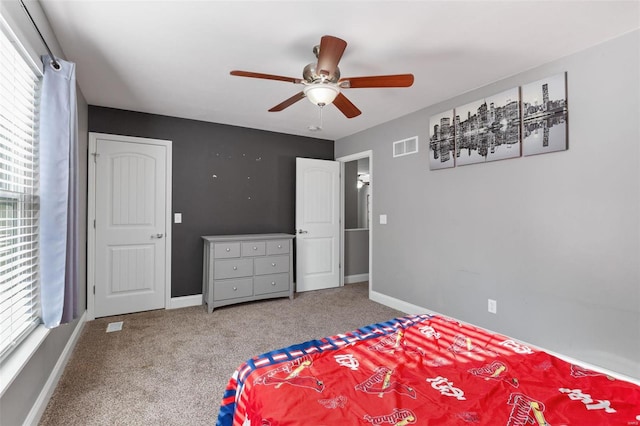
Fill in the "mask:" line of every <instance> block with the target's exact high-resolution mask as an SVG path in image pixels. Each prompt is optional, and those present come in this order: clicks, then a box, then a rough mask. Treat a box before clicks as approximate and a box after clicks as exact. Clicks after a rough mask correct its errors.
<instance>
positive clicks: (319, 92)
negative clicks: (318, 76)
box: [303, 83, 340, 107]
mask: <svg viewBox="0 0 640 426" xmlns="http://www.w3.org/2000/svg"><path fill="white" fill-rule="evenodd" d="M303 92H304V94H305V96H306V97H307V99H309V101H310V102H311V103H312V104H314V105H318V106H321V107H322V106H325V105H329V104H330V103H332V102H333V101H334V99H335V98H336V96H338V95H339V94H340V89H339V88H338V86H336V85H334V84H330V83H316V84H310V85H308V86H306V87H305V88H304V89H303Z"/></svg>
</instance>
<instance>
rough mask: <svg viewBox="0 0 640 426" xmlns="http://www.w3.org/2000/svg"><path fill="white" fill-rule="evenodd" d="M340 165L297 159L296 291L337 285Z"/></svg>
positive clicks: (334, 162) (338, 281) (323, 161)
mask: <svg viewBox="0 0 640 426" xmlns="http://www.w3.org/2000/svg"><path fill="white" fill-rule="evenodd" d="M339 196H340V163H339V162H337V161H327V160H313V159H309V158H296V234H297V236H296V289H297V291H309V290H320V289H324V288H332V287H338V286H339V285H340V269H339V259H340V201H339V200H340V199H339Z"/></svg>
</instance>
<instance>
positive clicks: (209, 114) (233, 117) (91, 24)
mask: <svg viewBox="0 0 640 426" xmlns="http://www.w3.org/2000/svg"><path fill="white" fill-rule="evenodd" d="M40 3H41V4H42V7H43V9H44V11H45V13H46V14H47V17H48V18H49V21H50V22H51V25H52V27H53V29H54V32H55V34H56V37H57V38H58V41H59V42H60V44H61V46H62V48H63V50H64V53H65V55H66V57H67V59H69V60H71V61H73V62H76V64H77V79H78V82H79V85H80V89H81V90H82V93H83V94H84V96H85V98H86V100H87V102H88V103H89V104H90V105H98V106H106V107H113V108H121V109H127V110H132V111H142V112H149V113H154V114H162V115H169V116H175V117H183V118H190V119H195V120H204V121H210V122H216V123H224V124H231V125H235V126H242V127H251V128H256V129H263V130H270V131H275V132H282V133H289V134H296V135H303V136H311V137H316V138H322V139H330V140H337V139H340V138H342V137H345V136H348V135H351V134H354V133H356V132H359V131H361V130H364V129H367V128H370V127H373V126H375V125H377V124H380V123H383V122H386V121H389V120H392V119H394V118H397V117H400V116H402V115H406V114H408V113H411V112H414V111H417V110H419V109H421V108H424V107H427V106H429V105H433V104H435V103H437V102H440V101H443V100H445V99H448V98H451V97H453V96H456V95H459V94H461V93H464V92H466V91H469V90H472V89H474V88H477V87H480V86H483V85H486V84H489V83H491V82H494V81H496V80H500V79H502V78H505V77H507V76H510V75H513V74H516V73H519V72H521V71H524V70H527V69H530V68H533V67H535V66H538V65H541V64H543V63H546V62H549V61H552V60H555V59H557V58H560V57H563V56H566V55H568V54H571V53H574V52H577V51H580V50H582V49H585V48H587V47H590V46H593V45H595V44H598V43H600V42H602V41H605V40H607V39H611V38H614V37H616V36H618V35H621V34H624V33H626V32H629V31H631V30H633V29H636V28H639V27H640V15H639V13H640V3H639V2H638V1H559V0H556V1H517V0H512V1H501V2H497V1H410V2H404V1H375V2H374V1H330V0H329V1H327V0H325V1H321V2H318V1H295V2H284V1H253V2H248V1H237V0H236V1H178V0H175V1H141V0H138V1H114V0H107V1H104V0H103V1H92V0H84V1H62V0H40ZM325 34H328V35H333V36H336V37H340V38H342V39H344V40H346V41H347V43H348V46H347V49H346V51H345V53H344V55H343V57H342V60H341V61H340V70H341V73H342V76H343V77H357V76H366V75H385V74H399V73H413V74H414V75H415V83H414V85H413V86H412V87H410V88H394V89H389V88H386V89H346V90H345V91H344V93H345V95H346V96H347V97H348V98H349V99H350V100H351V101H352V102H353V103H354V104H355V105H356V106H357V107H358V108H359V109H360V110H361V111H362V115H360V116H358V117H356V118H353V119H347V118H346V117H344V116H343V115H342V114H341V113H340V112H339V111H338V110H337V109H336V108H335V107H334V106H333V105H330V106H327V107H326V108H324V117H323V129H322V131H316V132H312V131H310V130H309V129H308V127H309V126H310V125H318V124H319V120H320V114H319V108H318V107H316V106H314V105H312V104H311V103H310V102H308V101H307V100H304V99H303V100H301V101H300V102H298V103H296V104H294V105H292V106H290V107H289V108H287V109H285V110H284V111H282V112H267V110H268V109H269V108H271V107H273V106H274V105H276V104H278V103H280V102H281V101H283V100H285V99H287V98H289V97H290V96H292V95H294V94H295V93H297V92H299V91H301V89H302V86H300V85H294V84H291V83H285V82H280V81H271V80H259V79H253V78H243V77H233V76H230V75H229V71H231V70H233V69H238V70H244V71H254V72H260V73H266V74H278V75H283V76H288V77H296V78H297V77H301V76H302V69H303V67H304V66H305V65H306V64H308V63H310V62H315V56H314V55H313V53H312V48H313V46H314V45H316V44H319V42H320V37H321V36H323V35H325ZM635 54H637V52H635Z"/></svg>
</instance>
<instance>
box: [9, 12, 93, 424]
mask: <svg viewBox="0 0 640 426" xmlns="http://www.w3.org/2000/svg"><path fill="white" fill-rule="evenodd" d="M26 3H27V7H28V8H29V11H30V12H31V14H32V15H33V17H34V19H35V20H36V22H37V24H38V27H39V28H40V30H41V31H42V33H43V35H44V37H45V39H46V40H47V43H48V44H49V46H50V47H51V49H52V50H53V52H54V54H55V55H56V56H58V57H60V58H64V55H63V53H62V50H61V49H60V46H59V45H58V42H57V41H56V39H55V36H54V35H53V33H52V31H51V28H50V26H49V23H48V21H47V20H46V17H45V15H44V13H43V12H42V9H41V7H40V4H39V3H37V2H32V1H29V2H26ZM0 13H1V14H2V16H3V17H4V18H5V19H6V20H7V22H8V23H9V24H10V26H11V28H12V29H13V30H14V32H16V34H17V35H18V37H19V38H20V40H21V41H22V42H23V43H24V44H25V47H26V48H27V50H29V51H30V53H31V55H32V56H33V57H34V60H35V61H38V62H36V63H39V60H38V57H39V55H42V54H45V53H46V50H45V48H44V46H43V45H42V44H41V42H40V40H39V38H38V35H37V33H36V32H35V30H34V29H33V26H32V24H31V23H30V21H28V18H27V16H26V14H25V13H24V11H23V10H22V7H21V6H20V3H19V2H18V1H15V0H2V2H1V3H0ZM78 135H79V157H80V160H79V161H80V165H79V166H80V167H79V173H80V177H79V181H80V189H79V192H80V200H79V204H80V209H81V211H80V213H79V214H78V218H79V220H80V224H79V226H80V228H79V235H80V241H79V244H78V246H79V247H80V259H79V270H78V277H79V281H80V283H79V287H80V288H79V291H78V293H79V294H78V297H79V300H80V302H79V305H80V306H79V312H80V315H82V314H83V313H84V311H85V308H86V281H85V279H86V278H85V277H86V251H85V249H84V248H85V247H86V234H87V226H86V225H87V224H86V211H87V210H86V205H87V196H86V194H87V183H86V182H87V137H88V106H87V102H86V101H85V99H84V97H83V96H82V93H81V92H80V90H79V89H78ZM77 327H81V323H80V321H79V320H75V321H74V322H72V323H70V324H68V325H64V326H61V327H58V328H56V329H54V330H52V331H51V332H50V333H49V334H48V335H47V337H46V338H45V340H44V341H43V342H42V343H41V344H40V346H39V347H38V349H37V350H36V351H35V352H34V353H33V354H32V356H31V358H30V359H29V361H28V363H27V364H26V365H25V366H24V367H23V368H22V370H21V372H20V373H19V374H18V375H17V376H16V377H15V379H14V380H13V382H12V383H11V385H10V386H9V387H8V388H7V389H6V390H4V392H2V393H1V396H0V425H20V424H23V423H24V422H25V421H27V422H31V421H34V420H35V421H37V419H38V417H39V415H40V414H41V413H42V410H44V407H45V406H46V403H47V400H48V395H50V392H52V391H53V389H52V388H46V387H47V385H51V386H55V382H54V383H52V382H50V381H49V379H50V377H51V376H52V374H53V377H56V373H60V372H59V371H58V372H56V371H54V369H55V366H56V363H58V360H59V359H60V358H61V357H63V355H64V353H65V352H64V351H65V348H67V349H68V345H71V343H70V342H72V339H73V337H74V331H76V329H77ZM78 330H80V329H78ZM76 335H77V334H76ZM18 350H19V349H18ZM48 381H49V382H48Z"/></svg>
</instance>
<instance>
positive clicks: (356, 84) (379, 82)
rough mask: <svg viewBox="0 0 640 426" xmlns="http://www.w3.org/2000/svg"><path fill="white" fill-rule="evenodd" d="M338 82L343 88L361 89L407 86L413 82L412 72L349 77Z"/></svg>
mask: <svg viewBox="0 0 640 426" xmlns="http://www.w3.org/2000/svg"><path fill="white" fill-rule="evenodd" d="M338 84H339V85H340V87H342V88H344V89H361V88H368V87H409V86H411V85H412V84H413V74H395V75H378V76H371V77H350V78H343V79H341V80H340V81H339V82H338Z"/></svg>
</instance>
